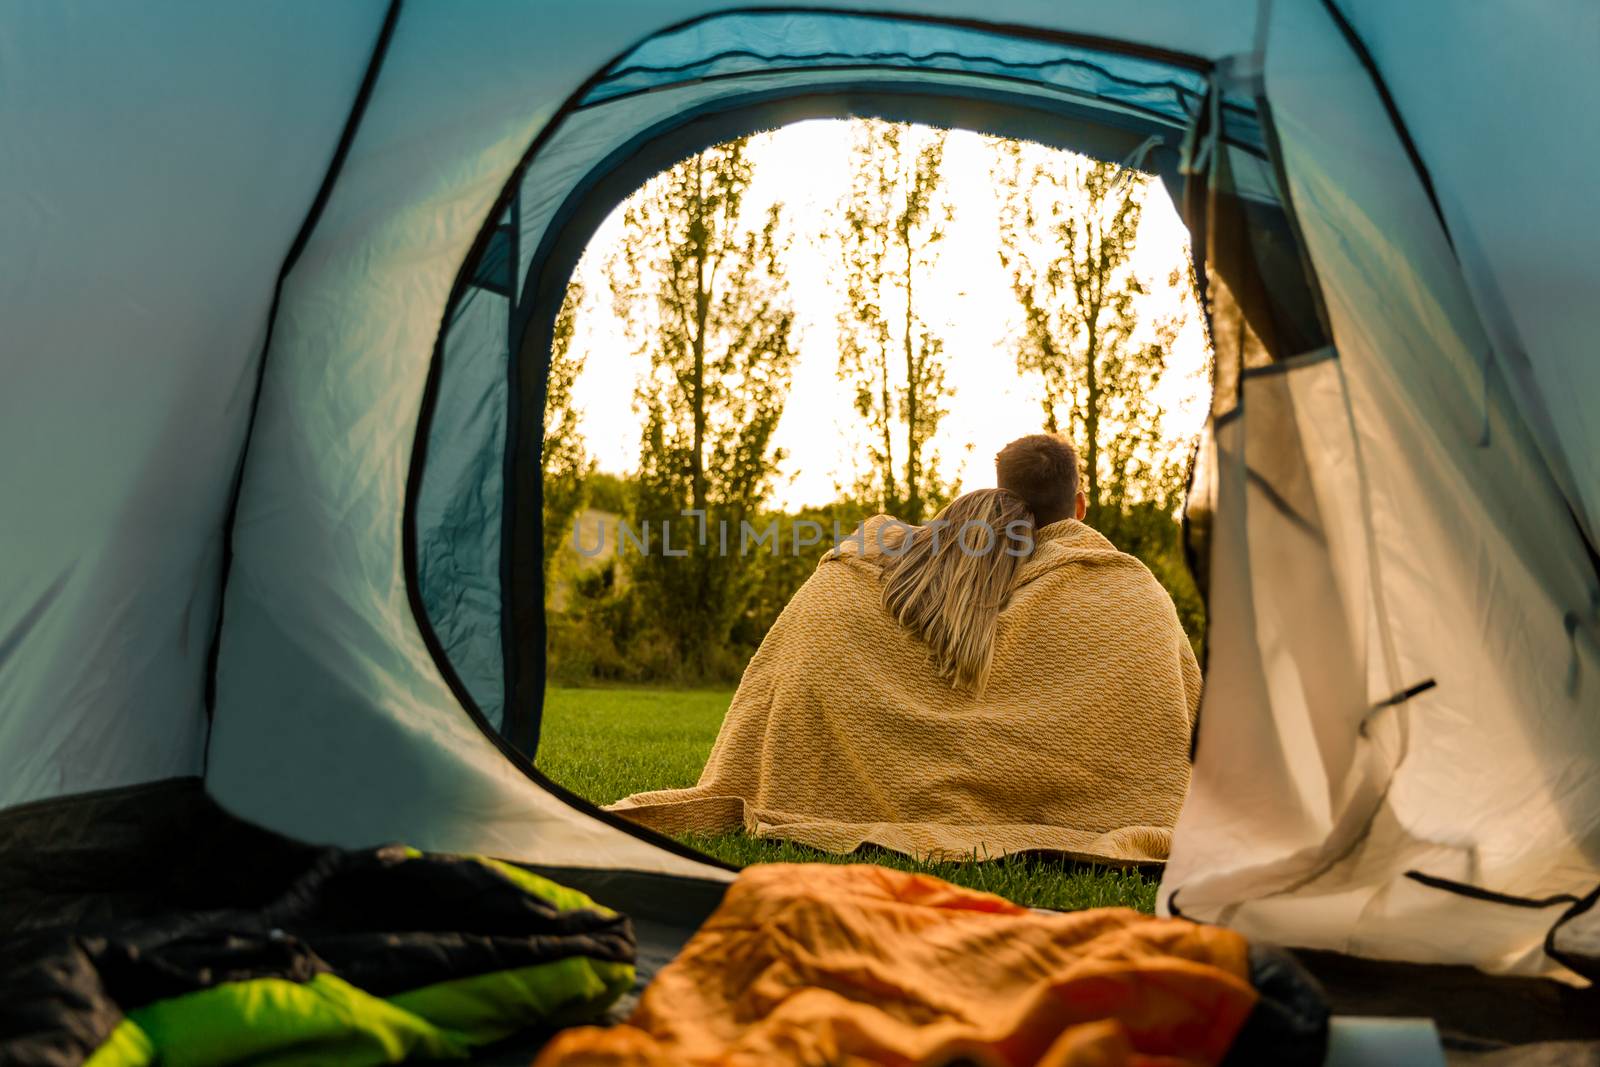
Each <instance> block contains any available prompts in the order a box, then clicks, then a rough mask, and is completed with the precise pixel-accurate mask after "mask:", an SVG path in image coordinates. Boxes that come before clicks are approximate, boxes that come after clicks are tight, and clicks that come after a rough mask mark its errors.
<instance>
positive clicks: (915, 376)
mask: <svg viewBox="0 0 1600 1067" xmlns="http://www.w3.org/2000/svg"><path fill="white" fill-rule="evenodd" d="M854 125H855V137H854V141H853V143H852V145H851V152H850V154H851V174H850V191H849V194H848V199H847V200H846V202H845V204H844V207H843V210H842V212H841V216H842V219H841V225H840V227H839V235H838V236H839V247H840V253H841V258H842V261H843V268H844V270H843V280H844V286H845V303H844V307H843V308H842V309H841V310H840V312H839V377H840V380H841V381H845V382H849V383H852V384H853V385H854V386H855V405H856V412H857V414H859V415H860V416H861V417H862V419H863V420H864V421H865V424H866V427H867V441H866V451H867V455H868V457H869V459H870V464H871V465H870V469H869V471H868V472H867V473H866V475H865V476H864V477H863V478H862V480H861V484H860V485H858V487H857V490H858V492H859V493H860V494H861V495H862V496H864V497H866V498H868V499H872V500H875V501H876V502H877V504H878V506H879V507H881V508H882V510H884V511H887V512H891V513H893V514H895V515H897V516H899V517H900V518H902V519H904V520H905V521H907V522H912V523H919V522H921V521H923V518H924V517H925V516H926V515H927V514H929V513H931V512H932V511H934V510H936V509H937V507H938V506H939V505H940V504H941V503H943V502H944V500H946V499H948V498H949V496H950V495H951V493H952V492H953V489H954V487H953V486H952V485H950V484H948V483H947V482H946V481H945V480H944V479H943V477H942V475H941V472H940V470H939V466H940V464H939V456H938V455H937V454H936V453H934V452H933V451H932V450H931V448H930V444H931V442H932V439H933V436H934V434H935V433H936V432H937V431H938V428H939V422H940V420H941V419H943V418H944V417H945V415H947V414H949V412H948V410H947V409H946V408H945V406H944V405H945V401H947V400H948V399H949V398H950V397H952V396H954V390H953V389H952V388H950V387H949V386H947V385H946V384H945V366H944V340H943V339H942V338H941V337H940V336H939V335H938V333H937V332H935V330H934V328H933V326H932V325H931V324H930V322H929V320H928V317H927V315H926V313H925V308H924V306H923V305H924V304H925V303H926V297H925V296H919V293H921V292H922V290H921V282H922V281H923V280H924V279H926V277H927V276H928V274H929V273H930V272H931V271H932V270H933V269H934V268H935V267H936V265H937V264H938V260H939V251H940V243H941V242H942V240H943V239H944V234H945V229H944V228H945V225H946V224H947V223H948V222H950V220H951V218H952V217H953V212H954V207H953V204H952V203H951V201H950V199H949V197H948V195H947V194H946V192H945V188H944V183H943V180H942V175H941V169H942V167H943V165H944V143H945V131H943V130H933V129H927V128H924V127H913V126H908V125H906V124H904V123H892V122H880V121H876V120H864V121H857V122H856V123H855V124H854ZM897 447H898V449H899V450H900V456H899V458H898V460H897V458H896V451H897Z"/></svg>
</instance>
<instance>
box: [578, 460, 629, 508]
mask: <svg viewBox="0 0 1600 1067" xmlns="http://www.w3.org/2000/svg"><path fill="white" fill-rule="evenodd" d="M586 493H587V503H588V505H589V506H590V507H592V508H594V509H595V510H596V511H606V512H610V513H611V514H613V515H632V514H633V479H631V478H624V477H622V476H620V475H616V474H608V473H606V472H605V471H594V472H592V473H591V474H590V475H589V478H588V483H587V486H586Z"/></svg>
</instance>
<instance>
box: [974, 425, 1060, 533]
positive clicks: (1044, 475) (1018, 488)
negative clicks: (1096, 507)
mask: <svg viewBox="0 0 1600 1067" xmlns="http://www.w3.org/2000/svg"><path fill="white" fill-rule="evenodd" d="M994 473H995V478H996V481H997V482H998V484H999V486H1000V488H1001V489H1007V490H1010V491H1011V492H1013V493H1015V494H1017V495H1018V496H1020V497H1021V498H1022V499H1023V500H1025V501H1027V503H1028V507H1029V508H1030V509H1031V510H1032V511H1033V513H1034V515H1042V516H1052V515H1054V516H1060V515H1065V516H1068V517H1070V516H1071V515H1072V514H1073V510H1074V504H1075V503H1076V501H1077V496H1078V451H1077V449H1075V448H1073V447H1072V444H1071V442H1069V441H1067V440H1065V439H1063V438H1060V437H1057V436H1055V435H1054V434H1048V433H1036V434H1029V435H1028V436H1027V437H1019V438H1017V439H1016V440H1015V441H1012V442H1011V443H1010V444H1009V445H1006V447H1004V448H1002V449H1001V450H1000V452H999V454H998V455H996V456H995V457H994Z"/></svg>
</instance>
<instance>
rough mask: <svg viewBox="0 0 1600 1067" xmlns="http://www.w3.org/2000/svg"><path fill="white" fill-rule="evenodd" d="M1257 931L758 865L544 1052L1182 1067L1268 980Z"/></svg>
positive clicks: (900, 878) (649, 1062) (1216, 1048)
mask: <svg viewBox="0 0 1600 1067" xmlns="http://www.w3.org/2000/svg"><path fill="white" fill-rule="evenodd" d="M1247 956H1248V946H1247V943H1246V941H1245V939H1244V938H1242V937H1240V936H1239V935H1238V934H1235V933H1233V932H1232V931H1229V930H1224V929H1221V928H1219V927H1212V926H1199V925H1196V924H1194V923H1190V922H1185V921H1183V920H1178V919H1153V918H1151V917H1149V916H1146V915H1141V914H1139V913H1138V912H1135V911H1131V910H1129V909H1126V908H1104V909H1099V910H1095V911H1084V912H1076V913H1070V914H1062V913H1040V912H1035V911H1031V910H1029V909H1027V908H1023V907H1020V906H1018V905H1016V904H1012V903H1010V902H1009V901H1007V900H1004V899H1002V898H1000V897H997V896H992V895H990V894H987V893H980V892H977V891H974V890H969V889H961V888H959V887H957V886H953V885H950V884H949V883H947V882H944V881H941V880H939V879H937V878H931V877H928V876H926V875H916V874H906V873H903V872H900V871H893V870H888V869H885V868H882V867H871V866H865V865H860V866H832V865H826V864H798V865H790V864H770V865H764V866H758V867H752V868H750V869H748V870H746V871H745V872H744V873H743V874H742V875H740V877H739V879H738V881H737V882H735V883H734V884H733V886H732V887H731V888H730V889H729V890H728V893H727V896H726V897H725V898H724V900H723V902H722V905H721V906H720V907H719V908H718V909H717V910H716V912H715V913H713V914H712V916H711V917H710V918H709V919H707V920H706V923H705V925H704V926H702V927H701V928H700V930H699V931H698V932H697V933H696V934H695V935H694V937H693V938H691V939H690V940H689V943H688V944H687V945H685V946H684V949H683V951H682V953H681V954H680V955H679V956H678V957H677V958H676V959H675V960H673V962H672V963H670V964H669V965H668V966H666V967H665V968H663V969H662V971H661V972H660V973H659V974H658V975H657V976H656V978H655V981H653V982H652V983H651V984H650V986H649V988H648V989H646V990H645V993H644V995H643V997H642V998H641V999H640V1002H639V1006H638V1008H637V1009H636V1010H635V1011H634V1013H633V1015H632V1017H631V1018H630V1019H629V1020H628V1022H627V1023H626V1024H624V1025H621V1026H617V1027H614V1028H611V1029H599V1028H595V1027H583V1028H579V1029H574V1030H568V1031H565V1032H563V1033H561V1034H559V1035H557V1036H556V1038H555V1039H554V1040H553V1041H552V1042H551V1043H550V1044H549V1045H548V1046H547V1047H546V1048H545V1050H544V1052H543V1054H542V1055H540V1057H539V1058H538V1060H537V1061H536V1064H535V1067H579V1065H582V1067H691V1065H692V1067H711V1065H716V1067H772V1065H779V1064H807V1065H817V1067H822V1065H829V1067H844V1065H850V1067H857V1065H861V1067H864V1065H867V1064H894V1065H897V1067H901V1065H903V1067H922V1065H927V1067H935V1065H942V1064H949V1063H957V1062H959V1063H973V1064H981V1065H984V1067H989V1065H994V1067H1002V1065H1003V1067H1021V1065H1024V1064H1028V1065H1032V1064H1039V1065H1042V1067H1091V1065H1092V1067H1125V1065H1126V1067H1134V1065H1138V1067H1179V1065H1200V1064H1216V1063H1218V1062H1219V1061H1221V1059H1222V1058H1223V1056H1224V1055H1226V1053H1227V1051H1228V1048H1229V1046H1230V1045H1231V1044H1232V1042H1233V1039H1234V1035H1235V1034H1237V1033H1238V1031H1239V1029H1240V1027H1241V1026H1242V1025H1243V1024H1244V1021H1245V1018H1246V1017H1247V1016H1248V1015H1249V1014H1250V1010H1251V1008H1252V1007H1253V1006H1254V1004H1255V1002H1256V999H1257V994H1256V992H1255V990H1254V989H1253V988H1252V986H1251V984H1250V980H1249V973H1250V972H1249V962H1248V959H1247Z"/></svg>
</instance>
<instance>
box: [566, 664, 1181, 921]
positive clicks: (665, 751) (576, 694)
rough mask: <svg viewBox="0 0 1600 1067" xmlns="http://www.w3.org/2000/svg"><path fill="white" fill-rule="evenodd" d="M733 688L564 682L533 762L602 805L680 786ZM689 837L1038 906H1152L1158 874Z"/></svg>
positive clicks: (709, 845)
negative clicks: (932, 881) (908, 874)
mask: <svg viewBox="0 0 1600 1067" xmlns="http://www.w3.org/2000/svg"><path fill="white" fill-rule="evenodd" d="M731 698H732V693H731V692H729V691H728V690H707V689H684V690H659V689H657V690H650V689H564V688H556V687H551V688H550V689H548V690H546V692H545V703H544V715H543V717H542V719H541V726H540V738H539V752H538V757H537V760H536V762H537V764H538V767H539V769H540V770H542V771H544V773H546V774H548V775H549V776H550V777H551V778H552V779H554V780H555V781H557V782H559V783H561V784H562V785H564V786H566V787H567V788H568V789H571V790H572V791H573V792H575V793H577V794H578V795H580V796H582V797H585V798H586V799H588V800H591V801H593V802H594V803H596V804H610V803H613V802H614V801H617V800H621V799H622V798H623V797H625V796H628V795H629V794H632V793H637V792H642V791H644V790H648V789H682V788H685V787H688V786H692V785H694V784H695V783H696V782H697V781H699V779H700V769H701V767H703V766H704V765H705V761H706V757H707V756H709V755H710V754H711V746H712V744H713V743H714V742H715V740H716V736H717V729H718V728H719V727H720V726H721V724H722V716H723V714H724V713H725V712H726V711H727V708H728V702H729V700H730V699H731ZM682 840H683V841H684V843H685V844H687V845H689V846H691V847H693V848H697V849H700V850H701V851H702V852H705V853H707V854H708V855H711V856H714V857H716V858H717V859H720V860H722V861H723V862H725V863H732V864H735V865H738V866H744V865H746V864H750V863H877V864H881V865H883V866H886V867H894V868H896V869H898V870H905V871H921V872H924V873H927V874H932V875H934V876H936V877H939V878H943V879H945V880H947V881H950V882H954V883H955V884H957V885H963V886H968V887H971V888H973V889H981V890H984V891H986V892H990V893H996V894H998V895H1000V896H1003V897H1006V898H1007V899H1010V900H1014V901H1016V902H1017V903H1019V904H1026V905H1029V906H1031V907H1037V908H1062V909H1074V908H1100V907H1131V908H1137V909H1139V910H1140V911H1143V912H1147V913H1148V912H1151V911H1153V910H1154V909H1155V894H1156V884H1157V883H1156V880H1155V879H1153V878H1150V877H1147V876H1146V875H1144V874H1142V873H1140V872H1139V871H1136V870H1109V869H1106V868H1100V867H1092V866H1089V865H1086V864H1080V863H1074V862H1072V861H1070V860H1063V859H1059V858H1048V857H1026V856H1008V857H1005V858H1003V859H996V860H988V861H983V858H982V857H974V858H973V859H972V860H967V861H945V862H938V863H923V862H920V861H918V860H915V859H913V858H911V857H910V856H903V855H901V854H899V853H897V852H888V851H885V850H883V849H878V848H866V849H862V850H860V851H858V852H855V853H853V854H851V855H848V856H841V855H837V854H835V853H829V852H819V851H817V850H816V849H811V848H806V847H805V846H803V845H796V844H793V843H791V842H786V841H766V840H763V839H761V838H755V837H750V836H748V835H746V834H741V833H729V834H685V835H684V836H683V838H682Z"/></svg>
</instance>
